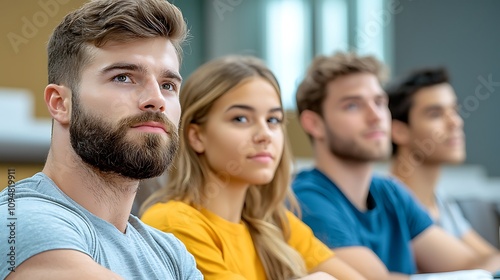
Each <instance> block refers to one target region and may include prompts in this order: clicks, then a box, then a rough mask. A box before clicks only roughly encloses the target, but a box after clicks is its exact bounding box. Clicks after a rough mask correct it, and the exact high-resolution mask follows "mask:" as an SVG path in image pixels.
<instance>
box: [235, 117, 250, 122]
mask: <svg viewBox="0 0 500 280" xmlns="http://www.w3.org/2000/svg"><path fill="white" fill-rule="evenodd" d="M233 121H235V122H241V123H245V122H248V119H247V118H246V117H243V116H238V117H235V118H233Z"/></svg>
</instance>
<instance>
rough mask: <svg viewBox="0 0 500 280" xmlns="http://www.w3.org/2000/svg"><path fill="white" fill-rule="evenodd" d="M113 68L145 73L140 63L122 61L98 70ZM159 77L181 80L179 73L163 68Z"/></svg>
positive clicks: (103, 71)
mask: <svg viewBox="0 0 500 280" xmlns="http://www.w3.org/2000/svg"><path fill="white" fill-rule="evenodd" d="M115 70H127V71H135V72H140V73H143V74H144V73H147V72H148V71H147V69H146V67H144V66H142V65H140V64H133V63H123V62H118V63H113V64H111V65H108V66H106V67H104V68H103V69H102V70H101V71H100V72H101V73H102V74H106V73H108V72H111V71H115ZM161 77H163V78H168V79H174V80H177V81H178V82H179V83H181V82H182V77H181V75H180V74H179V73H177V72H174V71H171V70H165V71H163V72H162V73H161Z"/></svg>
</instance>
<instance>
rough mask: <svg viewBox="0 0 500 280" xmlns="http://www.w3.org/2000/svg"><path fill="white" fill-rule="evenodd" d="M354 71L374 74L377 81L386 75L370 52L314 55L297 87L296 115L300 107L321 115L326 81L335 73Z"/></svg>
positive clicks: (383, 78)
mask: <svg viewBox="0 0 500 280" xmlns="http://www.w3.org/2000/svg"><path fill="white" fill-rule="evenodd" d="M355 73H371V74H374V75H375V76H377V78H378V79H379V81H380V82H383V81H384V80H385V78H386V69H385V68H384V66H383V65H382V63H381V62H379V61H378V60H377V59H376V58H375V57H373V56H358V55H357V54H355V53H343V52H338V53H336V54H334V55H331V56H318V57H316V58H315V59H314V60H313V62H312V63H311V65H310V66H309V69H308V71H307V73H306V76H305V78H304V80H303V81H302V83H300V85H299V87H298V89H297V94H296V102H297V112H298V114H299V116H300V114H301V113H302V112H303V111H304V110H310V111H313V112H315V113H317V114H318V115H320V116H323V110H322V105H323V101H324V100H325V97H326V86H327V84H328V83H329V82H331V81H333V80H335V79H337V78H338V77H342V76H346V75H350V74H355Z"/></svg>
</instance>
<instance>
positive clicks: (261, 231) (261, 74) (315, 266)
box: [141, 56, 363, 280]
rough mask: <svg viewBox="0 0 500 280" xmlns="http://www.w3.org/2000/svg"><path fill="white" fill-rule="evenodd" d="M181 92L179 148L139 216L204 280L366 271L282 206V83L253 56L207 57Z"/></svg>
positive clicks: (287, 158)
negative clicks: (184, 253)
mask: <svg viewBox="0 0 500 280" xmlns="http://www.w3.org/2000/svg"><path fill="white" fill-rule="evenodd" d="M180 100H181V108H182V110H183V113H182V117H181V124H182V126H181V127H182V128H181V131H182V133H181V135H180V137H181V140H180V142H181V146H180V151H179V153H178V154H177V158H176V160H175V162H174V166H175V167H174V168H172V170H171V171H170V174H169V178H168V183H167V186H166V187H165V188H163V189H161V190H159V191H158V192H156V193H154V194H153V195H152V196H151V197H150V198H149V199H148V200H147V201H146V202H145V203H144V205H143V207H142V209H141V210H142V211H144V210H146V209H147V210H146V211H145V212H144V214H143V216H142V220H143V221H144V222H146V223H147V224H149V225H151V226H153V227H156V228H158V229H160V230H162V231H165V232H171V233H173V234H174V235H175V236H176V237H177V238H179V239H180V240H181V241H182V242H183V243H184V244H185V245H186V247H187V249H188V251H190V252H191V253H192V254H193V255H194V256H195V259H196V262H197V266H198V268H199V269H200V271H201V272H202V273H203V274H204V276H205V279H218V280H219V279H259V280H261V279H272V280H279V279H291V278H301V277H306V278H307V279H335V278H334V277H337V278H338V279H363V278H362V276H360V274H358V273H357V272H356V271H355V270H353V269H352V268H350V267H349V266H347V265H346V264H345V263H343V262H342V261H341V260H339V259H338V258H336V257H334V254H333V252H332V251H330V249H329V248H328V247H327V246H325V245H324V244H323V243H321V242H320V241H319V240H318V239H316V238H315V237H314V235H313V233H312V231H311V230H310V229H309V227H307V226H306V225H305V224H304V223H302V222H301V221H300V220H299V219H298V218H297V217H295V216H294V215H293V214H292V213H291V212H289V211H287V208H286V205H285V201H288V202H289V204H290V205H291V206H295V205H296V201H295V198H294V197H293V195H292V193H291V191H290V188H289V183H290V182H289V181H290V169H291V166H290V163H291V155H290V152H289V150H288V147H287V141H286V133H285V127H284V125H283V120H284V112H283V108H282V104H281V99H280V89H279V85H278V82H277V81H276V78H275V77H274V75H273V74H272V73H271V71H270V70H269V69H268V68H267V67H266V66H265V65H264V64H263V63H262V62H261V61H260V60H258V59H256V58H252V57H244V56H228V57H223V58H219V59H216V60H213V61H211V62H208V63H206V64H205V65H203V66H201V67H200V68H199V69H198V70H196V71H195V72H194V73H193V74H192V75H191V76H190V78H189V79H188V80H187V81H186V83H185V85H184V87H183V89H182V92H181V94H180ZM330 275H331V276H330Z"/></svg>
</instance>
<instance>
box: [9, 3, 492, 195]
mask: <svg viewBox="0 0 500 280" xmlns="http://www.w3.org/2000/svg"><path fill="white" fill-rule="evenodd" d="M262 1H264V0H254V1H205V0H189V1H184V0H172V2H173V3H174V4H176V5H177V6H179V7H180V9H181V10H182V11H183V13H184V16H185V18H186V20H187V23H188V27H189V29H190V32H191V38H190V39H189V41H188V44H187V45H186V46H185V47H184V53H185V57H184V60H183V65H182V68H181V74H182V75H183V76H184V78H187V77H188V76H189V75H190V73H191V72H192V71H193V70H194V69H195V68H196V67H197V66H199V65H200V64H202V63H203V62H205V61H207V60H209V59H211V58H214V57H218V56H221V55H224V54H227V53H240V54H253V55H256V56H259V57H263V44H264V42H263V28H262V26H263V24H264V22H262V11H261V7H262V3H263V2H262ZM84 2H85V1H84V0H71V1H69V0H29V1H28V0H26V1H3V2H2V9H0V21H1V23H2V24H0V38H1V39H0V61H1V64H0V87H6V88H24V89H27V90H28V91H29V92H31V94H32V95H33V99H34V108H33V112H32V113H33V116H34V117H36V118H37V119H45V120H48V118H49V114H48V112H47V110H46V107H45V103H44V101H43V90H44V87H45V85H46V83H47V70H46V65H47V58H46V43H47V40H48V37H49V35H50V33H51V31H52V29H53V28H54V27H55V25H56V24H57V23H58V22H59V21H60V20H61V19H62V17H63V16H64V15H65V14H66V13H67V12H69V11H70V10H73V9H75V8H77V7H79V6H81V5H82V4H83V3H84ZM400 2H401V7H403V10H402V12H400V13H398V14H396V15H395V17H394V21H393V22H392V25H393V26H394V34H393V38H392V40H393V46H392V49H393V50H394V54H393V56H394V62H393V63H394V69H393V71H392V72H393V74H394V75H399V74H401V73H404V72H405V71H408V70H409V69H410V68H412V67H414V66H420V65H422V66H423V65H430V64H433V65H436V64H439V65H445V66H448V67H449V68H450V72H451V75H452V78H453V81H452V83H453V85H454V86H455V87H456V90H457V94H458V95H459V97H460V98H461V100H462V101H465V100H467V102H469V103H463V105H464V112H465V113H468V116H467V117H466V118H465V130H466V133H467V151H468V159H467V162H468V163H472V164H480V165H484V166H485V167H486V169H487V170H488V173H489V175H490V176H496V177H498V176H500V169H499V168H497V167H496V162H497V161H498V156H499V153H498V151H497V149H496V143H500V129H496V127H495V125H494V122H495V120H496V119H498V117H499V116H500V113H498V109H497V108H499V105H500V97H499V96H498V92H499V91H500V86H499V83H500V70H499V69H500V68H499V67H498V65H500V54H499V52H498V46H500V33H498V32H496V31H495V30H494V28H495V27H498V26H500V17H498V16H496V13H497V11H499V10H500V1H496V0H480V1H476V2H472V1H468V0H440V1H432V0H419V1H409V0H400ZM216 3H239V4H238V5H236V6H217V5H216ZM481 79H482V80H481ZM484 80H492V81H494V85H492V86H490V87H489V88H491V89H492V90H491V94H489V95H488V97H487V98H485V96H486V94H487V92H485V91H481V94H482V95H481V98H483V99H479V98H478V97H477V96H476V93H475V90H476V88H477V87H478V86H479V85H481V84H483V83H484V82H482V81H484ZM495 83H496V84H495ZM476 101H477V102H476ZM476 103H477V106H476V105H475V104H476ZM466 106H467V107H466ZM474 106H475V107H474ZM476 107H477V108H476ZM474 108H475V109H474ZM472 109H474V110H472ZM287 121H288V132H289V139H290V142H291V144H292V150H293V153H294V155H295V156H296V157H301V158H303V157H311V156H312V154H311V147H310V144H309V141H308V139H307V137H306V136H305V134H304V133H303V131H302V129H301V128H300V125H299V124H298V122H297V117H296V113H295V112H294V111H290V112H287ZM1 123H2V125H8V124H9V122H8V120H2V122H1ZM22 152H23V151H19V153H22ZM43 161H44V158H41V159H38V160H37V161H35V162H26V161H22V162H15V161H8V162H7V161H4V160H2V158H0V186H2V185H5V184H6V183H4V182H7V179H6V174H7V169H8V168H11V167H13V168H16V170H17V174H19V175H18V178H22V177H28V176H31V175H32V174H34V173H36V172H37V171H39V170H41V168H42V166H43Z"/></svg>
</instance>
